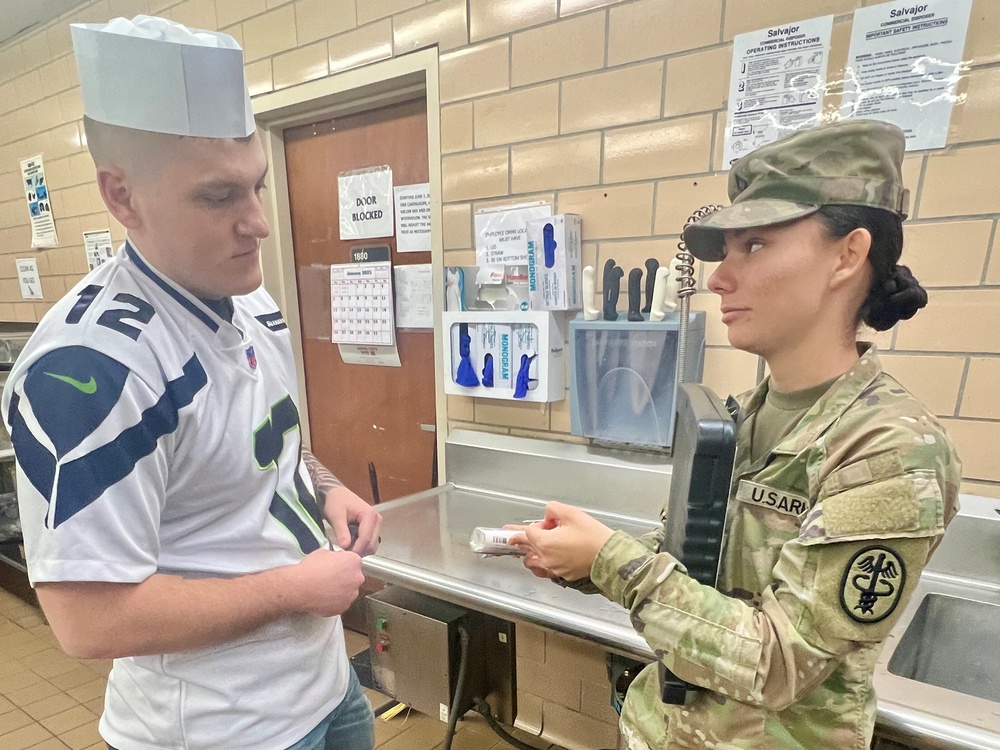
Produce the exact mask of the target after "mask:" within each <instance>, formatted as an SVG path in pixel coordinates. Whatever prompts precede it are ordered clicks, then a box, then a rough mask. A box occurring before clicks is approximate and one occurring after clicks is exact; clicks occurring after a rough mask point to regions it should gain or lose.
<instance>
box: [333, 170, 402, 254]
mask: <svg viewBox="0 0 1000 750" xmlns="http://www.w3.org/2000/svg"><path fill="white" fill-rule="evenodd" d="M337 187H338V191H339V195H340V239H342V240H362V239H371V238H375V237H392V234H393V231H394V230H395V222H394V219H393V210H392V209H393V200H392V169H390V168H389V167H387V166H381V167H369V168H367V169H356V170H354V171H351V172H341V173H340V174H339V175H338V176H337Z"/></svg>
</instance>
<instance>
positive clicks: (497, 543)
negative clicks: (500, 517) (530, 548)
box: [469, 526, 524, 555]
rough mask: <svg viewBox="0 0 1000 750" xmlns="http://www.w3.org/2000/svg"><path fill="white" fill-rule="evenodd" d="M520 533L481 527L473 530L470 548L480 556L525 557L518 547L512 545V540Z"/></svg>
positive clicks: (514, 530)
mask: <svg viewBox="0 0 1000 750" xmlns="http://www.w3.org/2000/svg"><path fill="white" fill-rule="evenodd" d="M520 533H521V532H520V531H519V530H517V529H488V528H483V527H481V526H480V527H477V528H475V529H473V530H472V538H471V539H470V540H469V547H470V548H471V549H472V551H473V552H476V553H478V554H480V555H523V554H524V553H523V552H522V551H521V550H520V549H519V548H518V547H515V546H514V545H513V544H511V543H510V538H511V537H512V536H514V534H520Z"/></svg>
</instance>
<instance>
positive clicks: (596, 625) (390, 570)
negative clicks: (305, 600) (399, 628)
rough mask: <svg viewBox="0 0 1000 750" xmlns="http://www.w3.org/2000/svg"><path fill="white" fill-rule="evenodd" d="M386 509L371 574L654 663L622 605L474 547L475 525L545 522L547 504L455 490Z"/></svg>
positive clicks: (640, 530) (368, 566)
mask: <svg viewBox="0 0 1000 750" xmlns="http://www.w3.org/2000/svg"><path fill="white" fill-rule="evenodd" d="M380 509H381V511H382V515H383V518H384V519H385V521H384V523H383V525H382V543H381V545H380V546H379V551H378V554H376V555H372V556H371V557H366V558H365V560H364V571H365V573H366V574H367V575H370V576H373V577H375V578H378V579H380V580H383V581H386V582H387V583H395V584H399V585H401V586H404V587H406V588H409V589H413V590H414V591H420V592H422V593H425V594H428V595H430V596H435V597H437V598H439V599H444V600H445V601H449V602H453V603H455V604H459V605H462V606H465V607H469V608H470V609H474V610H477V611H480V612H485V613H487V614H491V615H495V616H496V617H501V618H503V619H505V620H511V621H515V622H530V623H533V624H535V625H540V626H542V627H545V628H549V629H550V630H557V631H559V632H561V633H568V634H570V635H575V636H578V637H580V638H584V639H586V640H589V641H594V642H596V643H599V644H601V645H602V646H604V647H605V648H607V649H608V650H610V651H615V652H618V653H621V654H624V655H627V656H632V657H635V658H637V659H645V660H651V659H652V658H653V654H652V651H651V650H650V648H649V646H648V645H647V644H646V642H645V641H644V640H643V639H642V638H641V637H640V636H639V635H638V634H637V633H636V632H635V629H634V628H633V627H632V624H631V622H630V621H629V617H628V613H627V612H626V611H625V610H624V609H623V608H622V607H619V606H617V605H615V604H612V603H611V602H609V601H608V600H607V599H605V598H604V597H602V596H600V595H593V596H589V595H586V594H582V593H580V592H579V591H574V590H572V589H565V588H561V587H559V586H556V585H554V584H552V583H550V582H549V581H544V580H541V579H538V578H536V577H535V576H533V575H532V574H531V573H529V572H528V571H527V570H526V569H525V568H524V566H523V565H522V564H521V560H520V559H518V558H511V557H490V558H483V557H482V556H481V555H477V554H475V553H473V552H472V551H471V550H470V549H469V537H470V535H471V534H472V530H473V529H474V528H475V527H477V526H486V527H494V528H495V527H499V526H503V525H504V524H507V523H519V522H520V521H525V520H531V519H537V518H541V516H542V515H543V510H544V503H542V502H541V501H537V500H530V499H524V498H513V497H509V496H505V495H498V494H491V493H485V492H482V491H477V492H472V491H468V490H463V489H459V488H456V487H455V486H454V485H451V484H448V485H444V486H443V487H439V488H438V489H436V490H432V491H430V492H427V493H424V494H421V495H415V496H413V497H410V498H404V499H402V500H397V501H395V502H392V503H387V504H385V505H383V506H381V508H380ZM594 515H596V516H597V517H598V518H599V519H600V520H601V521H602V522H603V523H605V524H607V525H608V526H610V527H612V528H615V529H622V530H624V531H627V532H628V533H630V534H634V535H636V536H638V535H640V534H644V533H646V532H647V531H649V530H651V529H652V528H654V526H655V523H654V522H652V521H648V520H642V519H638V518H634V517H629V516H623V515H618V514H613V513H609V512H601V511H594Z"/></svg>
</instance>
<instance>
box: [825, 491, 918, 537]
mask: <svg viewBox="0 0 1000 750" xmlns="http://www.w3.org/2000/svg"><path fill="white" fill-rule="evenodd" d="M823 526H824V528H825V529H826V535H827V536H833V537H839V536H854V535H857V534H889V533H898V532H903V531H915V530H916V529H917V528H919V526H920V503H919V501H918V500H917V493H916V489H915V488H914V484H913V479H912V478H911V477H909V476H901V477H894V478H892V479H886V480H884V481H881V482H875V483H873V484H866V485H863V486H861V487H855V488H854V489H850V490H845V491H844V492H840V493H838V494H836V495H831V496H830V497H828V498H826V499H825V500H823Z"/></svg>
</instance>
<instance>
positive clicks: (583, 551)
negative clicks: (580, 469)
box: [510, 503, 614, 581]
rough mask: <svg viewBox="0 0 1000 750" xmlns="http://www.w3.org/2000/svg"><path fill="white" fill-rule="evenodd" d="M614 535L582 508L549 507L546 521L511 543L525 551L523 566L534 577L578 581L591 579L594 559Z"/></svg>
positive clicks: (512, 538) (559, 505) (527, 529)
mask: <svg viewBox="0 0 1000 750" xmlns="http://www.w3.org/2000/svg"><path fill="white" fill-rule="evenodd" d="M613 533H614V532H613V531H612V530H611V529H609V528H608V527H607V526H605V525H604V524H603V523H601V522H600V521H598V520H597V519H596V518H594V517H592V516H589V515H587V514H586V513H584V512H583V511H582V510H580V509H579V508H574V507H573V506H572V505H563V504H562V503H549V504H548V505H546V506H545V519H544V520H543V521H542V522H541V523H534V524H531V525H530V526H527V527H525V528H524V531H523V533H521V534H515V535H514V536H513V537H511V539H510V543H511V544H515V545H517V546H518V547H521V548H522V549H524V550H525V552H526V553H527V554H526V556H525V558H524V564H525V566H526V567H527V568H528V570H530V571H531V572H532V573H534V574H535V575H537V576H539V577H542V578H552V577H554V576H558V577H560V578H563V579H564V580H567V581H579V580H580V579H582V578H588V577H589V576H590V568H591V566H592V565H593V564H594V558H596V557H597V553H598V552H600V551H601V547H603V546H604V543H605V542H607V541H608V539H609V538H610V537H611V535H612V534H613Z"/></svg>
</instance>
